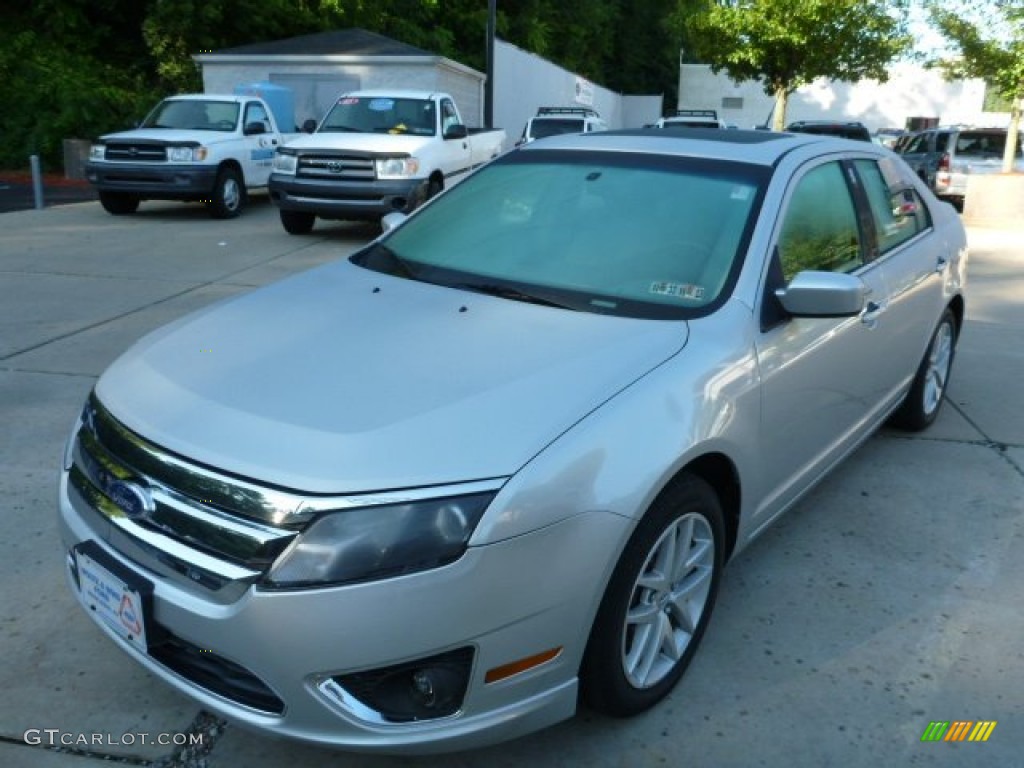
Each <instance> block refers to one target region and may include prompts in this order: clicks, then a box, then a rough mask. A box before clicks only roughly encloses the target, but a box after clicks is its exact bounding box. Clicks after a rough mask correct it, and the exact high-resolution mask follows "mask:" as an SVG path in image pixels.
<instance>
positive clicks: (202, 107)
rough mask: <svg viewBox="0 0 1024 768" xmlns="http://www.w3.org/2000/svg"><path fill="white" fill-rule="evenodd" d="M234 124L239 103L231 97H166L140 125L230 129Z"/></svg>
mask: <svg viewBox="0 0 1024 768" xmlns="http://www.w3.org/2000/svg"><path fill="white" fill-rule="evenodd" d="M237 125H238V104H237V103H235V102H233V101H201V100H199V99H169V100H167V101H162V102H160V103H159V104H157V105H156V108H155V109H154V110H153V111H152V112H150V113H149V115H148V116H147V117H146V119H145V120H143V121H142V125H141V127H142V128H177V129H181V130H189V131H222V132H226V133H230V132H231V131H234V130H235V127H236V126H237Z"/></svg>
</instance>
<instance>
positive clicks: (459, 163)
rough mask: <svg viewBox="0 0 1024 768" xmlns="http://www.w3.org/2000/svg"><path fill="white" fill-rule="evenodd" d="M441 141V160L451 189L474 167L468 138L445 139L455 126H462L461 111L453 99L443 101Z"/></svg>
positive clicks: (443, 171) (447, 185)
mask: <svg viewBox="0 0 1024 768" xmlns="http://www.w3.org/2000/svg"><path fill="white" fill-rule="evenodd" d="M440 108H441V141H440V142H439V149H438V153H439V160H440V166H441V172H442V173H443V174H444V184H445V186H446V187H450V186H452V185H453V184H457V183H458V182H460V181H462V179H463V177H464V176H465V175H466V173H468V172H469V170H470V167H471V165H472V156H471V152H470V148H469V139H468V138H467V137H462V138H457V139H445V138H444V133H445V131H447V130H448V129H449V128H451V127H452V126H455V125H462V120H461V119H460V118H459V111H458V110H457V109H456V108H455V104H454V103H453V102H452V100H451V99H441V105H440Z"/></svg>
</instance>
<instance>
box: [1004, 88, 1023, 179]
mask: <svg viewBox="0 0 1024 768" xmlns="http://www.w3.org/2000/svg"><path fill="white" fill-rule="evenodd" d="M1022 104H1024V98H1022V97H1021V95H1020V94H1017V98H1015V99H1014V100H1013V109H1012V110H1011V111H1010V127H1009V129H1008V130H1007V131H1006V151H1004V152H1003V173H1013V171H1014V161H1015V160H1016V159H1017V140H1018V138H1019V137H1020V113H1021V105H1022Z"/></svg>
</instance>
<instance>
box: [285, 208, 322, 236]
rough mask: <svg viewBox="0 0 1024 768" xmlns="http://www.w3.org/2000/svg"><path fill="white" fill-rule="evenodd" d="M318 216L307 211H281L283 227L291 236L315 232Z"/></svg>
mask: <svg viewBox="0 0 1024 768" xmlns="http://www.w3.org/2000/svg"><path fill="white" fill-rule="evenodd" d="M315 222H316V216H314V215H313V214H312V213H306V212H305V211H281V225H282V226H283V227H284V231H285V232H287V233H288V234H289V235H308V234H309V233H310V232H312V231H313V224H314V223H315Z"/></svg>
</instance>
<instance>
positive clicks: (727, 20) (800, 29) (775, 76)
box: [675, 0, 912, 130]
mask: <svg viewBox="0 0 1024 768" xmlns="http://www.w3.org/2000/svg"><path fill="white" fill-rule="evenodd" d="M905 11H906V8H905V3H904V2H900V1H899V0H706V2H705V7H704V9H703V10H702V11H701V12H700V13H696V14H692V13H685V12H681V13H677V15H676V17H675V18H676V22H677V24H678V25H679V26H680V27H682V28H683V29H685V30H687V31H688V33H689V34H688V35H687V37H688V38H689V39H690V41H691V45H692V46H693V53H694V55H695V56H696V58H697V59H698V60H700V61H703V62H706V63H708V64H710V65H711V69H712V71H714V72H720V71H722V70H725V72H726V73H727V74H728V75H729V77H730V78H732V79H733V80H736V81H742V80H760V81H761V82H762V84H763V85H764V90H765V93H767V94H768V95H770V96H774V97H775V110H774V112H773V125H772V127H773V128H774V129H775V130H781V129H782V128H783V126H784V125H785V124H786V105H787V101H788V98H789V95H790V94H791V93H792V92H793V91H795V90H796V89H797V88H799V87H800V86H801V85H806V84H807V83H810V82H812V81H814V80H815V79H817V78H819V77H825V78H829V79H832V80H847V81H851V82H856V81H858V80H861V79H865V78H871V79H875V80H878V81H880V82H884V81H886V80H887V79H888V72H887V67H888V65H889V64H890V63H891V62H892V61H893V60H894V59H896V58H898V57H899V56H901V55H903V54H905V53H907V52H908V51H909V50H910V48H911V45H912V39H911V37H910V35H909V34H907V32H906V26H905Z"/></svg>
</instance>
